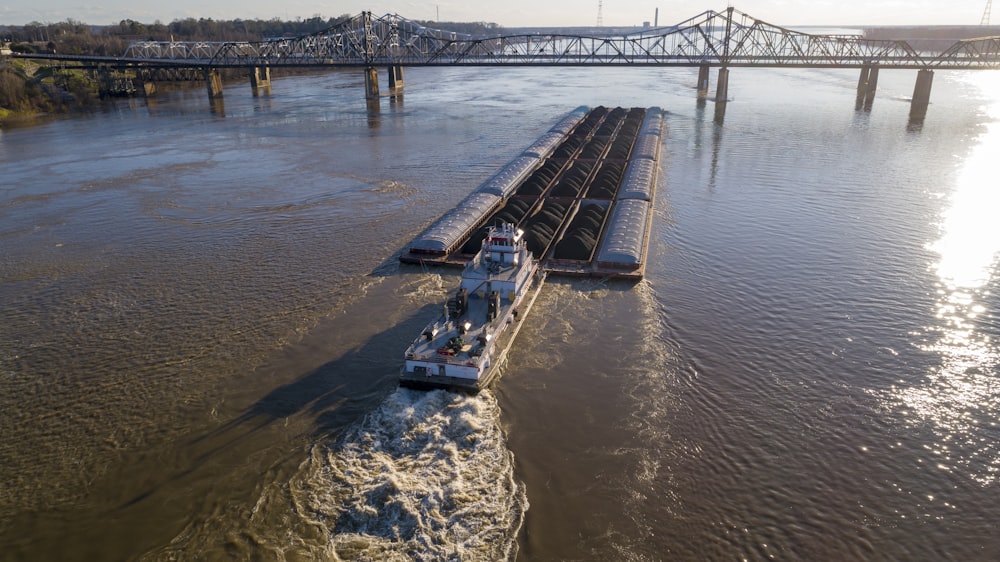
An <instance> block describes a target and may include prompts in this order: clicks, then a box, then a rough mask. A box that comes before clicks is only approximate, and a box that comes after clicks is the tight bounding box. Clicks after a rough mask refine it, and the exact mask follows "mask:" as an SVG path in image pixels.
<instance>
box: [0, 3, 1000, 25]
mask: <svg viewBox="0 0 1000 562" xmlns="http://www.w3.org/2000/svg"><path fill="white" fill-rule="evenodd" d="M598 3H599V0H584V1H579V0H432V1H423V0H372V1H369V2H358V1H342V0H172V1H169V2H163V1H154V2H142V1H137V0H4V2H3V4H2V5H0V25H2V24H11V25H21V24H25V23H28V22H32V21H38V22H42V23H48V22H60V21H65V20H66V19H73V20H77V21H82V22H84V23H90V24H108V23H117V22H118V21H121V20H122V19H126V18H129V19H133V20H136V21H140V22H143V23H153V22H154V21H156V20H159V21H160V22H162V23H169V22H171V21H173V20H175V19H183V18H187V17H193V18H213V19H236V18H243V19H271V18H281V19H295V18H309V17H312V16H316V15H319V16H322V17H323V18H328V17H335V16H339V15H341V14H352V15H354V14H358V13H360V12H361V11H364V10H368V11H371V12H373V13H375V14H376V15H383V14H387V13H395V14H399V15H400V16H403V17H405V18H410V19H420V20H437V19H440V20H442V21H488V22H495V23H498V24H500V25H503V26H507V27H517V26H536V25H537V26H555V25H564V26H581V25H587V26H589V25H594V24H596V23H597V12H598ZM726 6H727V4H726V3H725V2H724V1H723V2H701V1H693V2H692V1H687V2H682V1H679V0H671V1H663V0H660V1H657V0H603V10H602V13H603V16H604V25H616V26H617V25H640V24H642V22H643V21H650V22H652V21H653V16H654V12H655V10H656V8H659V9H660V18H659V23H660V25H669V24H672V23H678V22H680V21H683V20H685V19H688V18H690V17H692V16H695V15H697V14H700V13H702V12H704V11H705V10H713V9H714V10H719V11H721V10H724V9H725V8H726ZM733 6H735V7H736V9H737V10H739V11H741V12H745V13H747V14H750V15H751V16H753V17H755V18H758V19H761V20H764V21H766V22H769V23H773V24H777V25H784V26H794V25H845V24H847V25H850V24H883V25H891V24H900V25H902V24H927V25H934V24H969V25H975V24H978V23H979V22H980V20H981V19H982V16H983V10H984V8H985V7H986V0H933V1H932V0H906V1H903V0H744V1H742V2H733ZM993 20H995V21H993V23H1000V6H997V14H996V17H995V18H993Z"/></svg>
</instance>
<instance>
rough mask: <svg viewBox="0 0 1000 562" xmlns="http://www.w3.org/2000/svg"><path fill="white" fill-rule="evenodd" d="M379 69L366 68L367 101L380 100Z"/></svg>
mask: <svg viewBox="0 0 1000 562" xmlns="http://www.w3.org/2000/svg"><path fill="white" fill-rule="evenodd" d="M378 95H379V92H378V69H377V68H375V67H374V66H369V67H367V68H365V99H366V100H377V99H378Z"/></svg>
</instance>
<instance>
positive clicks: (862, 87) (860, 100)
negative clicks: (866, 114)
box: [854, 64, 872, 110]
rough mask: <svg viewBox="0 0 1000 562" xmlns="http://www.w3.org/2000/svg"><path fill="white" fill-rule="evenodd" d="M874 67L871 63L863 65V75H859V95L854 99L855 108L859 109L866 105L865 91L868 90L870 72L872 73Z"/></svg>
mask: <svg viewBox="0 0 1000 562" xmlns="http://www.w3.org/2000/svg"><path fill="white" fill-rule="evenodd" d="M871 70H872V67H871V66H870V65H867V64H866V65H864V66H862V67H861V76H859V77H858V96H857V98H855V100H854V109H855V110H858V109H861V108H862V107H864V105H865V92H866V91H867V90H868V74H869V73H871Z"/></svg>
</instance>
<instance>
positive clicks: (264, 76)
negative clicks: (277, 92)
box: [250, 66, 271, 96]
mask: <svg viewBox="0 0 1000 562" xmlns="http://www.w3.org/2000/svg"><path fill="white" fill-rule="evenodd" d="M250 88H251V89H252V90H253V95H254V96H259V95H260V89H261V88H263V89H264V93H270V92H271V67H270V66H255V67H253V68H252V69H251V70H250Z"/></svg>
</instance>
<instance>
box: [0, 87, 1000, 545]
mask: <svg viewBox="0 0 1000 562" xmlns="http://www.w3.org/2000/svg"><path fill="white" fill-rule="evenodd" d="M696 74H697V73H696V70H689V69H638V68H632V69H603V70H587V69H530V68H523V69H505V70H500V71H498V70H491V69H447V68H425V69H407V70H406V76H405V79H406V92H405V95H404V96H403V97H401V98H389V97H385V98H383V99H382V100H381V101H380V103H379V104H378V107H377V108H368V107H366V106H365V103H364V100H363V78H362V76H361V73H360V72H331V73H329V74H321V75H314V76H298V77H291V78H283V79H275V80H274V83H273V86H272V91H271V93H270V94H269V95H264V96H261V97H253V96H251V92H250V87H249V85H247V84H231V85H228V86H227V88H226V91H225V98H224V100H223V103H222V105H221V106H216V107H214V108H213V107H212V106H211V105H210V104H209V103H208V101H207V100H206V98H205V93H204V91H203V90H202V89H196V90H192V91H189V92H167V93H164V94H162V95H161V96H159V97H158V98H156V99H155V100H152V101H150V102H148V103H147V102H145V101H141V100H137V101H120V102H116V103H114V104H111V105H108V106H106V107H105V108H103V109H102V110H101V111H98V112H95V113H93V114H90V115H86V116H77V117H73V118H69V119H62V120H56V121H51V122H47V123H43V124H39V125H36V126H32V127H25V128H15V129H4V130H2V131H0V435H2V440H0V560H61V561H76V560H79V561H90V560H143V561H158V560H289V561H291V560H337V559H341V560H409V559H416V560H441V559H454V560H497V559H515V558H516V559H519V560H705V559H717V560H735V559H747V560H764V559H781V560H845V559H852V560H901V559H902V560H919V559H933V560H996V559H998V558H1000V534H998V533H997V531H996V527H995V522H996V521H997V520H998V518H1000V508H998V507H997V506H998V505H1000V427H998V417H1000V392H998V389H1000V379H998V363H1000V316H998V310H1000V300H998V299H1000V286H998V283H1000V281H998V255H1000V254H998V252H1000V221H997V218H996V216H997V210H998V209H1000V191H998V190H997V187H996V186H997V178H998V177H1000V159H998V158H997V156H998V155H1000V96H998V94H997V92H998V91H1000V74H998V73H996V72H971V71H970V72H938V73H937V76H935V82H934V91H933V92H932V97H931V101H932V105H931V107H930V110H929V112H928V116H927V121H926V122H925V123H924V124H923V125H922V126H908V125H907V122H906V121H907V112H908V109H909V103H908V97H909V95H910V94H911V93H912V88H913V81H914V80H915V78H916V77H915V73H911V72H904V71H883V73H882V76H881V77H880V81H879V93H878V97H877V98H876V100H875V105H874V108H873V110H872V111H871V112H870V113H865V112H856V111H855V110H854V88H855V86H856V84H857V76H856V71H826V70H815V69H813V70H752V69H734V70H733V71H732V74H731V77H730V86H729V91H730V95H731V96H732V99H731V101H730V102H729V104H728V108H727V115H726V120H725V123H724V125H722V126H719V125H717V124H715V123H713V119H712V113H713V106H712V104H711V103H709V104H708V105H707V106H706V107H699V106H698V105H697V104H696V102H695V99H694V98H695V95H694V90H693V87H694V85H695V82H696V79H697V75H696ZM713 80H714V76H713ZM580 105H587V106H591V107H594V106H598V105H605V106H608V107H615V106H622V107H650V106H658V107H661V108H663V109H664V110H665V111H666V112H667V114H666V120H665V122H666V125H667V130H668V132H667V135H666V136H665V139H664V144H663V147H662V157H661V172H660V180H659V184H658V192H657V198H656V207H657V210H656V213H655V219H654V220H655V222H654V224H653V228H652V239H651V244H650V248H649V265H648V267H647V271H646V273H647V275H646V278H645V279H644V280H643V281H641V282H639V283H624V282H619V281H613V280H606V279H558V278H553V279H551V280H550V281H549V282H548V283H547V284H546V286H545V288H544V289H543V291H542V294H541V296H540V297H539V301H538V302H537V303H536V304H535V308H534V309H533V311H532V313H531V315H530V316H529V317H528V318H526V319H525V322H526V323H525V325H524V327H523V329H522V331H521V334H520V336H519V337H518V341H517V342H516V343H515V345H514V347H513V349H512V350H511V355H510V358H509V362H508V364H507V366H506V368H505V370H504V373H503V376H502V378H501V379H500V380H499V382H498V383H497V384H496V385H495V386H494V388H493V389H492V390H491V391H489V392H484V393H482V394H481V395H479V396H477V397H468V396H461V395H454V394H449V393H445V392H441V391H437V392H432V393H421V392H417V391H409V390H399V389H397V386H396V376H397V373H398V370H399V367H400V365H401V363H402V353H403V351H404V350H405V348H406V346H407V345H408V343H409V341H410V340H411V339H412V338H413V337H414V336H415V335H416V333H417V332H418V331H419V330H420V329H421V328H422V326H423V325H424V324H425V323H426V322H427V321H428V320H430V319H431V318H432V317H433V316H434V314H435V313H436V311H437V310H438V309H439V307H440V305H441V302H442V301H443V299H444V298H445V295H446V293H447V291H449V290H450V289H451V288H452V286H453V285H454V284H455V283H456V282H457V272H455V271H452V270H437V269H432V270H422V269H421V268H420V267H417V266H404V265H400V264H399V263H398V259H397V257H398V254H399V252H400V251H401V250H402V249H403V248H404V247H405V245H406V244H407V243H408V242H409V241H410V240H411V239H412V238H413V237H414V236H415V235H417V234H418V233H419V232H420V231H421V230H422V229H423V228H425V227H426V226H427V225H428V224H430V223H431V222H432V221H433V220H435V219H436V218H437V217H439V216H440V215H441V214H443V213H444V212H445V211H447V210H448V209H450V208H451V207H452V206H454V204H455V203H457V202H458V201H459V200H461V199H462V198H463V197H464V196H465V195H466V194H468V193H469V192H470V191H471V190H473V189H475V188H476V187H477V186H478V185H479V184H480V183H481V182H483V181H484V180H486V179H487V178H488V177H489V176H490V175H491V174H492V173H493V172H494V171H496V170H497V169H498V168H499V167H501V166H503V165H504V164H505V163H507V162H508V161H509V160H510V159H512V158H514V157H515V156H517V155H518V154H519V153H520V151H521V150H523V149H524V147H526V146H527V145H529V144H530V143H531V142H533V141H534V140H535V139H536V138H537V137H538V136H540V135H541V134H542V133H544V132H545V131H547V130H548V129H549V128H550V127H551V126H552V125H553V124H555V123H556V122H557V121H558V120H559V119H560V118H561V117H562V116H563V115H565V114H566V113H568V112H569V111H571V110H573V109H574V108H576V107H577V106H580Z"/></svg>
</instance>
